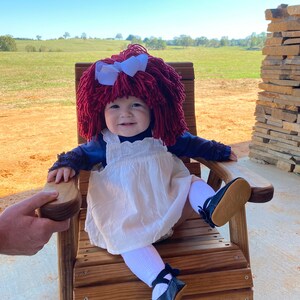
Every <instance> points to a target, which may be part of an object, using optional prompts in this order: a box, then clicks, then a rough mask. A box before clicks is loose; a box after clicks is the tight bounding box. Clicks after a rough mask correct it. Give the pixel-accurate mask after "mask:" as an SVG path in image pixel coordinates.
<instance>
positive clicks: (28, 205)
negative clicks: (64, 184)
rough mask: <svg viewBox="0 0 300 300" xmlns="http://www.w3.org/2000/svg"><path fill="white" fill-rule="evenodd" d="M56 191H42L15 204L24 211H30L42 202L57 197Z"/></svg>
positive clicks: (44, 202) (41, 204)
mask: <svg viewBox="0 0 300 300" xmlns="http://www.w3.org/2000/svg"><path fill="white" fill-rule="evenodd" d="M57 196H58V192H57V191H55V190H53V191H42V192H39V193H37V194H35V195H33V196H32V197H30V198H28V199H25V200H23V201H21V202H19V203H18V204H17V206H18V207H19V208H21V209H22V210H23V212H24V213H31V212H32V211H34V210H35V209H37V208H40V207H41V206H43V205H44V204H46V203H48V202H50V201H53V200H55V199H56V198H57Z"/></svg>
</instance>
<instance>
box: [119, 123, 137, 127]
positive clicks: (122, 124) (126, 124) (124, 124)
mask: <svg viewBox="0 0 300 300" xmlns="http://www.w3.org/2000/svg"><path fill="white" fill-rule="evenodd" d="M134 124H135V123H133V122H126V123H120V124H119V125H120V126H130V125H134Z"/></svg>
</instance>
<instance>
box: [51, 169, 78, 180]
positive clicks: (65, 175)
mask: <svg viewBox="0 0 300 300" xmlns="http://www.w3.org/2000/svg"><path fill="white" fill-rule="evenodd" d="M74 176H75V171H74V170H73V169H71V168H69V167H63V168H59V169H56V170H53V171H50V172H49V173H48V177H47V181H48V182H51V181H55V183H60V182H61V180H62V179H63V180H64V182H68V181H69V179H70V178H72V177H74Z"/></svg>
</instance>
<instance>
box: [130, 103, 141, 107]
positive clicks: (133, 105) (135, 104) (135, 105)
mask: <svg viewBox="0 0 300 300" xmlns="http://www.w3.org/2000/svg"><path fill="white" fill-rule="evenodd" d="M140 106H143V105H142V104H141V103H139V102H135V103H133V104H132V107H140Z"/></svg>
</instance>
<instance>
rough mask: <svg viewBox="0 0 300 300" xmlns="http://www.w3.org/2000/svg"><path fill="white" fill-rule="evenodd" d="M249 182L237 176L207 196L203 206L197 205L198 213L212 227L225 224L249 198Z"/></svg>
mask: <svg viewBox="0 0 300 300" xmlns="http://www.w3.org/2000/svg"><path fill="white" fill-rule="evenodd" d="M250 196H251V187H250V185H249V183H248V182H247V181H246V180H245V179H243V178H241V177H238V178H236V179H234V180H232V181H230V182H229V183H227V184H226V185H225V186H224V187H223V188H221V189H220V190H219V191H218V192H217V193H216V194H215V195H214V196H212V197H210V198H208V199H207V200H206V201H205V203H204V205H203V207H201V206H199V210H198V212H199V214H200V215H201V216H202V218H203V219H204V221H205V222H207V223H208V224H209V225H210V226H211V227H212V228H214V227H215V226H223V225H224V224H226V223H227V222H228V221H229V220H230V219H231V218H232V217H233V216H234V215H235V214H236V213H237V212H238V211H239V210H240V209H241V208H242V207H243V206H244V205H245V204H246V203H247V201H248V200H249V199H250Z"/></svg>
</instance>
